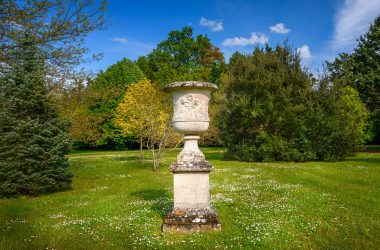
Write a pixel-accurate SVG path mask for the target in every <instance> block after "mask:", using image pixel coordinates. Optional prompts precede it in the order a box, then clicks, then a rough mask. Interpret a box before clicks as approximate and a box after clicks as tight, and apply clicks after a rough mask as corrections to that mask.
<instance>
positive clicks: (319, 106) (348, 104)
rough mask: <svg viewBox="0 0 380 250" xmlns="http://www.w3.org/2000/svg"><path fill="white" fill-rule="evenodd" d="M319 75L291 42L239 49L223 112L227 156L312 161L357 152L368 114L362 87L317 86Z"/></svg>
mask: <svg viewBox="0 0 380 250" xmlns="http://www.w3.org/2000/svg"><path fill="white" fill-rule="evenodd" d="M314 81H315V80H314V79H313V78H312V77H311V75H310V74H309V73H308V72H307V71H306V70H304V69H302V66H301V63H300V57H299V55H298V54H297V53H296V52H294V51H293V50H292V49H291V48H290V47H289V46H287V45H285V46H279V45H278V46H276V47H275V48H274V49H272V48H270V47H266V48H264V49H259V48H257V49H255V51H254V52H253V53H252V54H249V55H242V54H239V53H236V54H234V55H233V56H232V57H231V59H230V65H229V68H228V77H227V78H226V79H225V81H224V85H223V92H224V103H223V105H220V106H221V107H222V108H221V109H220V110H219V114H220V115H219V117H218V123H219V127H220V131H221V139H222V141H223V142H224V144H225V146H226V147H227V152H226V155H225V156H226V158H230V159H238V160H242V161H308V160H335V159H342V158H344V157H345V156H347V155H350V154H352V152H353V151H354V149H355V147H356V146H357V145H358V144H359V143H361V142H362V140H361V138H362V137H363V129H364V127H365V117H366V115H365V109H364V107H363V105H362V104H361V103H360V100H359V99H358V95H357V93H356V92H355V90H353V89H352V88H349V89H347V88H340V87H339V85H336V86H335V85H334V83H328V84H325V85H323V82H321V83H320V84H319V85H320V87H319V88H314V89H313V86H314ZM323 81H324V80H323ZM326 97H328V98H326ZM350 110H354V111H353V112H352V111H350Z"/></svg>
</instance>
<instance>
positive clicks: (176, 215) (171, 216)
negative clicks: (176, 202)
mask: <svg viewBox="0 0 380 250" xmlns="http://www.w3.org/2000/svg"><path fill="white" fill-rule="evenodd" d="M162 230H163V231H164V232H184V233H186V232H188V233H191V232H199V231H220V230H221V225H220V222H219V218H218V215H217V213H216V211H215V209H214V208H212V207H208V208H202V209H176V208H174V209H172V210H171V211H170V212H169V213H168V215H166V217H165V218H164V222H163V225H162Z"/></svg>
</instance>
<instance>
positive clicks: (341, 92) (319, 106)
mask: <svg viewBox="0 0 380 250" xmlns="http://www.w3.org/2000/svg"><path fill="white" fill-rule="evenodd" d="M323 81H324V80H322V81H321V84H320V86H319V88H318V90H316V91H314V93H313V96H312V97H313V111H312V112H311V113H310V114H309V115H308V128H309V129H308V135H307V138H308V139H309V140H310V142H311V147H312V149H313V151H314V152H315V154H316V159H318V160H341V159H344V158H345V157H347V156H349V155H353V154H354V152H355V151H356V150H357V149H358V146H359V145H362V144H363V142H364V139H365V133H364V131H365V128H366V126H367V122H366V121H367V116H368V113H367V110H366V109H365V106H364V104H363V103H362V102H361V100H360V98H359V94H358V92H357V91H356V90H355V89H354V88H352V87H349V86H346V87H341V86H340V85H338V86H336V85H335V86H326V85H325V84H324V83H323Z"/></svg>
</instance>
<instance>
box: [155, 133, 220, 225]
mask: <svg viewBox="0 0 380 250" xmlns="http://www.w3.org/2000/svg"><path fill="white" fill-rule="evenodd" d="M191 138H192V139H195V138H194V137H191ZM197 138H199V137H197ZM188 140H189V137H186V136H185V147H184V150H183V151H182V152H181V153H180V154H179V155H178V159H177V162H176V163H173V164H172V165H171V166H170V171H172V172H173V178H174V207H173V208H172V209H171V211H170V212H169V213H168V214H167V215H166V217H165V218H164V223H163V225H162V230H163V231H165V232H167V231H180V232H199V231H219V230H220V229H221V226H220V223H219V218H218V215H217V213H216V211H215V209H214V208H213V207H211V206H210V182H209V173H210V172H211V171H212V169H213V167H212V165H211V164H210V163H208V162H207V161H205V160H204V155H203V153H202V152H201V151H199V152H198V151H197V150H194V151H193V156H194V152H196V153H195V156H194V157H193V159H194V158H196V159H198V161H193V162H189V161H187V162H184V161H182V160H181V159H183V156H189V154H188V152H189V151H187V149H188V148H187V147H186V143H187V144H188V145H189V144H192V143H194V142H188ZM188 145H187V146H188ZM196 146H197V144H196ZM194 148H196V149H198V147H194ZM198 150H199V149H198ZM199 153H200V154H199ZM181 156H182V157H181ZM202 158H203V159H202Z"/></svg>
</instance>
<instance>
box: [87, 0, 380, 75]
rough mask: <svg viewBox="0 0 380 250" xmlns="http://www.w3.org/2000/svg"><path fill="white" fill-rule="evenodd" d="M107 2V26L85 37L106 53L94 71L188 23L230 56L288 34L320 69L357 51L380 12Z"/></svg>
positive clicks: (331, 3)
mask: <svg viewBox="0 0 380 250" xmlns="http://www.w3.org/2000/svg"><path fill="white" fill-rule="evenodd" d="M107 8H108V10H107V14H106V15H107V21H108V23H109V27H108V28H107V30H103V31H96V32H93V33H92V34H90V35H89V36H88V37H87V39H86V46H87V47H88V48H90V50H91V52H92V53H102V54H103V59H102V60H100V61H99V62H92V63H91V64H87V65H84V67H85V68H87V69H90V70H92V71H94V72H95V73H96V72H97V71H98V70H100V69H102V70H105V69H106V68H107V67H108V66H110V65H111V64H113V63H115V62H117V61H118V60H120V59H122V58H124V57H125V58H129V59H131V60H135V59H137V58H138V57H139V56H141V55H146V54H148V53H150V52H151V51H152V50H153V48H154V47H155V46H156V44H157V43H159V42H160V41H162V40H165V39H166V38H167V36H168V33H169V32H170V31H172V30H179V29H181V28H182V27H183V26H186V25H191V26H192V27H193V30H194V34H204V35H207V36H208V37H209V38H210V39H211V42H212V43H213V44H214V45H216V46H217V47H219V48H220V49H221V51H222V52H223V53H224V55H225V57H226V58H227V59H228V58H229V57H230V56H231V54H232V53H234V52H235V51H241V52H251V51H252V50H253V49H254V48H255V47H256V46H262V45H263V44H265V43H268V44H269V45H271V46H274V45H276V44H277V43H282V42H283V41H284V40H288V42H289V44H290V45H292V46H293V47H294V48H295V49H297V50H298V51H299V52H300V54H301V56H302V58H303V59H302V60H303V64H304V65H305V66H307V67H309V68H310V69H311V70H312V71H313V72H316V71H318V70H320V69H322V63H323V62H324V61H325V60H329V61H331V60H333V59H334V58H335V57H336V56H337V55H338V54H339V53H341V52H351V51H352V49H353V48H354V47H355V45H356V39H357V38H358V37H359V36H360V35H361V34H363V33H365V32H366V31H367V30H368V28H369V25H370V23H371V22H373V20H374V18H375V17H376V16H378V15H380V0H293V1H290V0H289V1H285V0H284V1H281V0H260V1H254V0H251V1H247V0H246V1H244V0H238V1H226V0H222V1H216V0H212V1H206V0H203V1H201V0H195V1H180V0H178V1H169V0H167V1H165V0H161V1H159V0H140V1H130V0H126V1H122V0H108V7H107Z"/></svg>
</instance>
